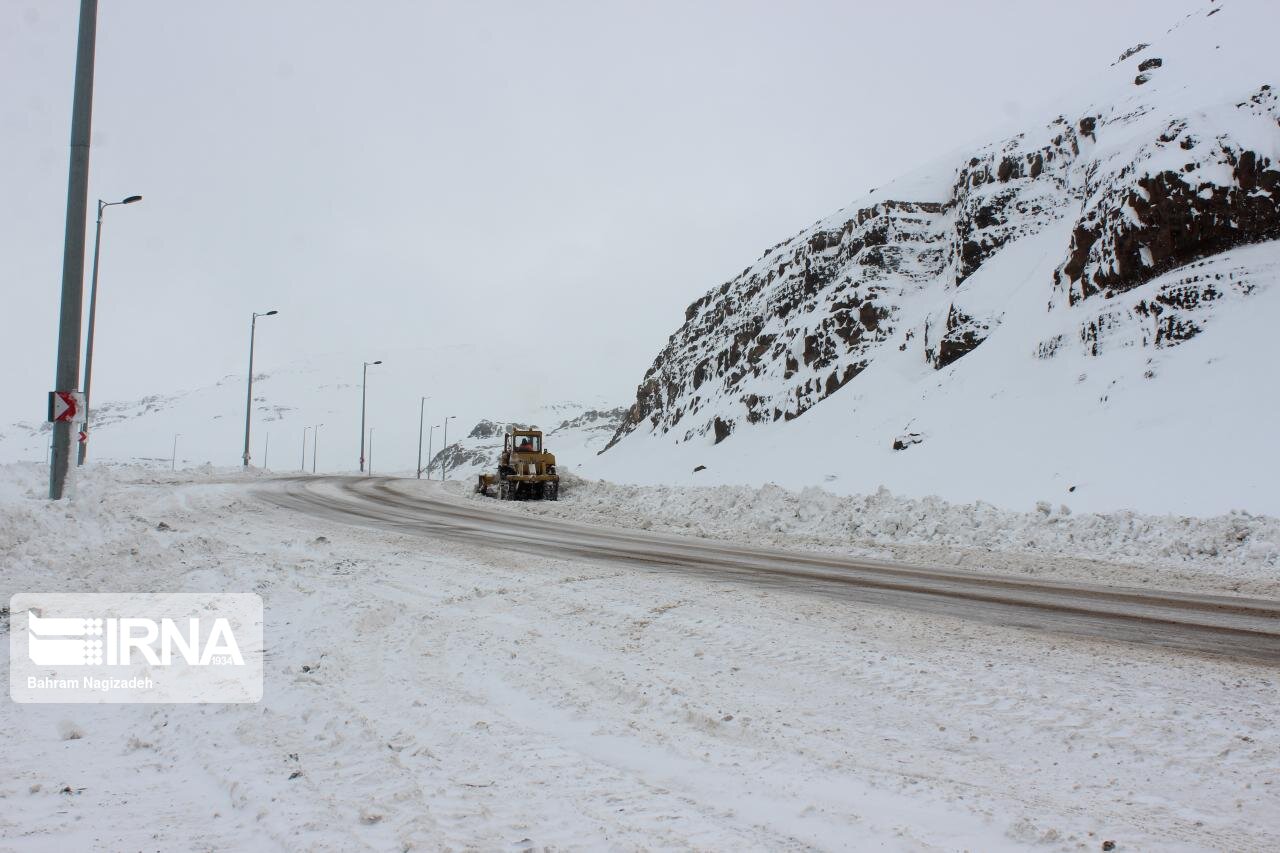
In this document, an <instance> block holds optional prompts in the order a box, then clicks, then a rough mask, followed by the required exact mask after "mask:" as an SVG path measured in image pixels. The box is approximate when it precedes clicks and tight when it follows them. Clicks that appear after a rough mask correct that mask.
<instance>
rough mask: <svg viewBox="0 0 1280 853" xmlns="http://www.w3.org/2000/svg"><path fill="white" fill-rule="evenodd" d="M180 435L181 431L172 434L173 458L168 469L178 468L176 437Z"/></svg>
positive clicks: (175, 469)
mask: <svg viewBox="0 0 1280 853" xmlns="http://www.w3.org/2000/svg"><path fill="white" fill-rule="evenodd" d="M181 436H182V433H180V432H175V433H174V434H173V459H172V460H171V461H170V462H169V470H170V471H177V470H178V439H179V438H180V437H181Z"/></svg>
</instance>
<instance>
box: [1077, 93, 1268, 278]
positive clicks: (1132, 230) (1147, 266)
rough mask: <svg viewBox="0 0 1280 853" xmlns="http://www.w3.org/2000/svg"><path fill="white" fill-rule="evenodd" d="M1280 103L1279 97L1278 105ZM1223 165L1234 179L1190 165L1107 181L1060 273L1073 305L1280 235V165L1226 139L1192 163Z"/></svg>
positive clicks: (1091, 204)
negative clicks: (1218, 180)
mask: <svg viewBox="0 0 1280 853" xmlns="http://www.w3.org/2000/svg"><path fill="white" fill-rule="evenodd" d="M1268 94H1269V93H1268ZM1264 100H1265V99H1264ZM1274 104H1275V99H1274V97H1272V98H1270V105H1271V109H1272V110H1273V111H1275V107H1274ZM1277 115H1278V116H1280V112H1277ZM1219 164H1220V165H1225V166H1228V167H1230V168H1231V174H1232V177H1233V178H1234V183H1233V184H1232V185H1219V184H1210V183H1207V182H1205V181H1203V180H1200V179H1197V178H1196V177H1193V176H1192V175H1193V173H1189V172H1187V171H1185V170H1184V171H1183V172H1173V171H1167V170H1166V171H1163V172H1159V173H1156V174H1137V175H1135V176H1133V177H1131V178H1129V179H1128V180H1121V181H1116V182H1114V183H1109V184H1106V185H1099V187H1098V188H1097V194H1096V195H1095V196H1094V197H1093V198H1091V199H1089V200H1088V202H1087V204H1086V211H1087V212H1086V213H1085V215H1084V216H1083V217H1082V219H1081V220H1080V221H1079V223H1078V224H1077V226H1076V228H1075V230H1074V232H1073V234H1072V239H1071V245H1070V248H1069V252H1068V257H1067V261H1066V262H1065V263H1064V264H1063V266H1062V267H1061V268H1060V269H1059V272H1058V280H1059V284H1060V285H1061V286H1063V287H1065V288H1066V289H1067V291H1068V294H1069V299H1070V301H1071V303H1072V304H1075V303H1076V302H1079V301H1080V300H1082V299H1086V298H1088V297H1090V296H1092V295H1094V294H1099V293H1101V294H1103V295H1105V296H1106V297H1111V296H1114V295H1115V294H1117V293H1123V292H1124V291H1126V290H1131V289H1133V288H1135V287H1138V286H1139V285H1141V284H1144V283H1146V282H1148V281H1150V280H1151V279H1153V278H1155V277H1156V276H1158V275H1161V274H1163V273H1165V272H1168V271H1169V270H1172V269H1175V268H1177V267H1181V266H1184V265H1186V264H1188V263H1190V262H1192V261H1195V260H1198V259H1200V258H1203V257H1207V256H1209V255H1213V254H1217V253H1218V252H1222V251H1225V250H1227V249H1230V248H1232V247H1233V246H1238V245H1242V244H1246V243H1257V242H1261V241H1263V240H1274V239H1277V238H1280V169H1277V168H1276V166H1275V164H1273V163H1272V161H1271V159H1270V158H1269V157H1267V156H1260V155H1259V154H1258V153H1257V152H1254V151H1248V150H1244V151H1242V150H1239V149H1233V148H1231V147H1230V146H1229V145H1228V144H1227V143H1226V142H1224V141H1220V142H1219V143H1218V145H1217V147H1216V149H1215V150H1213V151H1211V152H1207V154H1206V157H1205V159H1203V160H1200V161H1198V162H1196V163H1193V164H1192V165H1193V168H1194V169H1195V170H1196V171H1198V169H1199V167H1200V166H1202V165H1207V166H1214V165H1219ZM1258 190H1261V192H1258Z"/></svg>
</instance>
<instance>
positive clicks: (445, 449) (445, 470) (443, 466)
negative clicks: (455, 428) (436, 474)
mask: <svg viewBox="0 0 1280 853" xmlns="http://www.w3.org/2000/svg"><path fill="white" fill-rule="evenodd" d="M456 417H457V415H449V417H447V418H445V419H444V440H443V442H442V443H441V447H440V452H441V453H443V454H444V458H443V459H441V460H440V482H442V483H443V482H444V478H445V477H447V476H448V474H449V421H451V420H453V419H454V418H456Z"/></svg>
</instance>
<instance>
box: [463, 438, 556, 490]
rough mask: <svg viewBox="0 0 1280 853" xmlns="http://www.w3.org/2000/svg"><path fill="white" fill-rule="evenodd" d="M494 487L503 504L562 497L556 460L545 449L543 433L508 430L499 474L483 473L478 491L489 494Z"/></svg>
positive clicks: (499, 465)
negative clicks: (496, 488) (504, 502)
mask: <svg viewBox="0 0 1280 853" xmlns="http://www.w3.org/2000/svg"><path fill="white" fill-rule="evenodd" d="M494 486H497V487H498V499H499V500H503V501H518V500H548V501H554V500H558V499H559V498H560V475H559V474H558V473H556V458H555V456H553V455H551V454H550V453H548V452H547V451H546V448H544V447H543V446H542V430H537V429H520V428H518V427H512V426H509V427H507V433H506V437H505V438H504V439H503V444H502V453H501V454H500V455H499V456H498V473H496V474H481V475H480V480H479V482H478V483H476V491H477V492H478V493H480V494H482V495H490V494H491V493H490V491H489V490H490V489H491V488H493V487H494Z"/></svg>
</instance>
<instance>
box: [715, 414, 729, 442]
mask: <svg viewBox="0 0 1280 853" xmlns="http://www.w3.org/2000/svg"><path fill="white" fill-rule="evenodd" d="M711 423H712V427H713V429H714V430H715V434H716V444H719V443H720V442H722V441H724V440H725V439H726V438H728V437H729V433H731V432H733V422H732V421H722V420H720V418H719V417H716V418H714V419H713V420H712V422H711Z"/></svg>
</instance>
